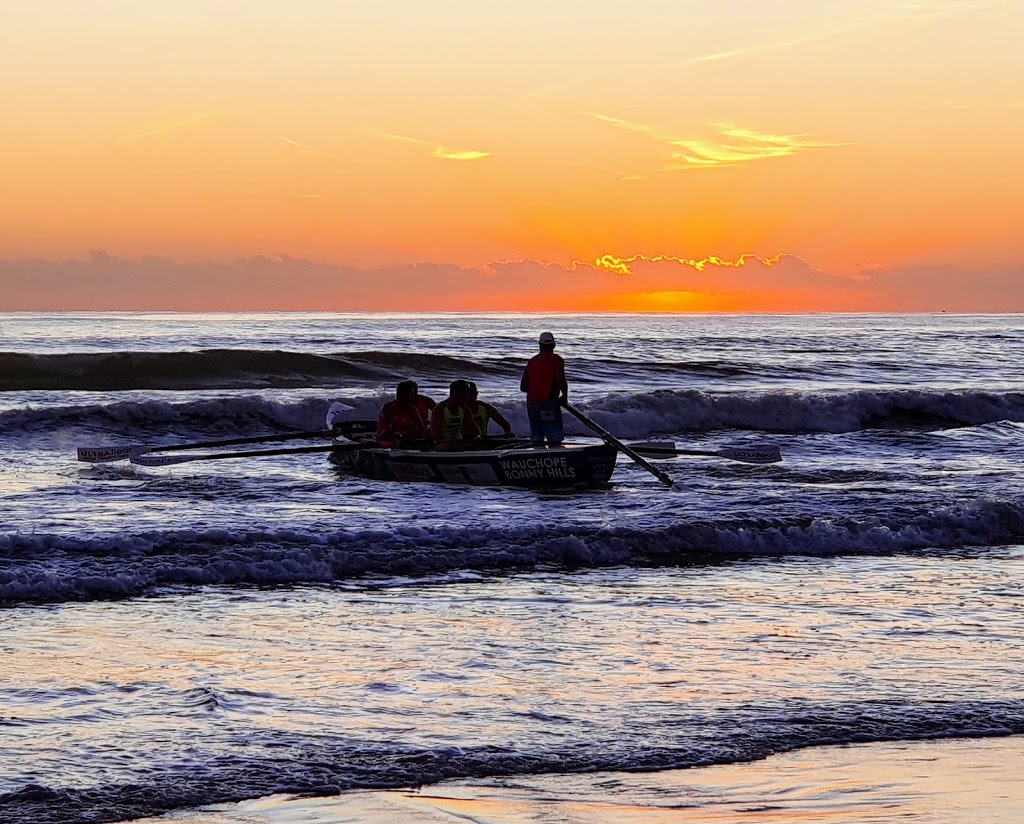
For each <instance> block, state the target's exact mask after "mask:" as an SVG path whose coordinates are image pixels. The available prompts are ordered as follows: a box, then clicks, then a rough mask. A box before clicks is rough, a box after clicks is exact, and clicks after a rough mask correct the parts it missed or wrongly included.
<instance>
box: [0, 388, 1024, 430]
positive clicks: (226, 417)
mask: <svg viewBox="0 0 1024 824" xmlns="http://www.w3.org/2000/svg"><path fill="white" fill-rule="evenodd" d="M388 399H389V396H388V395H387V394H386V393H385V392H384V390H381V391H379V392H377V393H375V394H367V395H361V396H357V397H344V398H342V400H344V402H345V403H347V404H349V405H350V406H352V407H353V409H352V412H351V413H350V414H351V416H352V417H355V418H376V416H377V411H378V409H379V408H380V406H381V404H383V403H384V402H385V401H386V400H388ZM331 400H332V398H323V399H320V398H306V399H302V400H297V401H282V400H271V399H269V398H265V397H261V396H259V395H244V396H234V397H224V398H214V399H203V400H191V401H182V402H171V401H166V400H146V401H134V400H132V401H127V400H126V401H119V402H114V403H107V404H101V403H97V404H73V405H59V406H44V407H28V408H21V409H15V410H9V411H6V412H0V436H3V435H15V436H16V435H17V434H19V433H45V432H48V431H63V430H67V429H68V428H69V427H70V428H75V429H82V430H88V431H104V432H109V434H110V435H112V436H124V437H126V438H131V437H137V436H138V435H139V434H151V433H161V432H166V431H173V432H175V433H176V434H177V435H179V436H180V437H183V438H187V437H189V436H190V435H192V434H195V435H201V434H208V433H232V434H239V435H248V434H255V433H261V432H263V431H272V432H279V431H285V430H288V429H298V430H307V429H313V428H317V427H320V426H322V425H323V424H324V420H325V416H326V413H327V409H328V407H329V405H330V402H331ZM491 400H492V402H494V403H495V405H496V406H497V407H498V409H499V410H501V411H502V412H503V414H505V416H506V417H508V418H509V420H511V421H512V423H513V424H514V425H515V426H516V428H517V429H518V430H519V431H526V430H527V422H526V413H525V410H524V409H523V404H522V402H521V400H520V398H519V397H518V396H517V397H514V398H508V397H507V396H506V397H504V398H502V397H493V398H491ZM577 405H578V407H579V408H580V409H582V410H583V411H584V412H586V413H587V414H588V415H590V416H591V417H592V418H593V419H594V420H595V421H597V422H598V423H600V424H601V425H602V426H604V427H606V428H607V429H609V430H610V431H612V432H614V433H615V434H616V435H619V436H621V437H629V438H645V437H649V436H652V435H659V434H673V433H680V432H689V431H716V430H743V431H751V432H766V433H809V432H810V433H813V432H832V433H840V432H857V431H861V430H866V429H896V430H906V429H927V430H937V429H950V428H956V427H964V426H978V425H982V424H989V423H996V422H1000V421H1010V422H1024V393H1020V392H982V391H972V390H963V391H929V390H923V389H922V390H881V389H879V390H867V389H864V390H855V391H845V392H797V391H770V392H718V393H716V392H700V391H696V390H659V391H655V392H641V393H631V392H618V393H613V394H608V395H605V396H603V397H600V398H597V399H595V400H592V401H589V402H577ZM567 427H568V431H569V432H570V433H574V434H588V433H587V432H586V430H584V429H582V428H581V427H580V426H579V425H577V424H576V423H575V422H574V421H572V420H571V419H569V420H568V421H567Z"/></svg>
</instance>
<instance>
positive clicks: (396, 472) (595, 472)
mask: <svg viewBox="0 0 1024 824" xmlns="http://www.w3.org/2000/svg"><path fill="white" fill-rule="evenodd" d="M615 457H616V450H615V449H614V447H611V446H608V445H606V444H595V445H565V446H559V447H550V448H545V447H535V446H523V445H511V444H510V445H508V446H496V447H494V448H490V449H480V450H472V451H461V452H442V451H436V450H426V449H386V448H383V447H379V446H371V445H367V446H361V447H359V448H358V449H345V450H339V451H337V452H333V453H332V454H331V456H330V460H331V462H332V463H334V464H336V465H337V466H338V467H340V468H341V469H342V470H344V471H346V472H350V473H352V474H353V475H359V476H361V477H364V478H370V479H373V480H379V481H414V482H424V481H438V482H442V483H452V484H468V485H471V486H513V487H525V488H527V489H559V488H562V489H565V488H594V487H605V486H608V485H609V482H610V480H611V476H612V472H613V471H614V469H615Z"/></svg>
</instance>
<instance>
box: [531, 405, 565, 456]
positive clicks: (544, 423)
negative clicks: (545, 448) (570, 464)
mask: <svg viewBox="0 0 1024 824" xmlns="http://www.w3.org/2000/svg"><path fill="white" fill-rule="evenodd" d="M526 414H527V415H528V416H529V418H530V441H532V442H533V443H534V444H536V445H538V446H539V445H541V444H543V443H544V442H545V441H547V443H548V445H549V446H558V445H559V444H561V443H562V436H563V426H562V407H561V405H560V404H559V403H558V401H527V402H526Z"/></svg>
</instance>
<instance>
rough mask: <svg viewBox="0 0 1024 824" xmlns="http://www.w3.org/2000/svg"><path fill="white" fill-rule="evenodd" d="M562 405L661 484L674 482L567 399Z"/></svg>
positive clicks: (666, 484)
mask: <svg viewBox="0 0 1024 824" xmlns="http://www.w3.org/2000/svg"><path fill="white" fill-rule="evenodd" d="M562 406H564V407H565V408H566V409H568V410H569V411H570V412H571V413H572V414H573V415H574V416H575V417H576V419H577V420H578V421H579V422H580V423H582V424H583V425H584V426H586V427H587V428H588V429H590V430H592V431H593V432H596V433H597V434H598V435H600V436H601V439H602V440H603V441H604V442H605V443H607V444H609V445H610V446H614V447H615V448H616V449H618V450H619V452H621V453H622V454H623V455H626V456H628V457H629V458H630V459H631V460H632V461H633V463H635V464H636V465H637V466H641V467H643V468H644V469H646V470H647V471H648V472H650V473H651V474H652V475H653V476H654V477H655V478H657V479H658V480H659V481H661V482H662V483H663V484H665V486H672V485H673V484H674V483H675V481H673V480H672V478H671V477H670V476H669V475H668V474H667V473H665V472H662V471H661V470H660V469H658V467H656V466H654V465H652V464H650V463H648V462H647V461H645V460H644V459H643V458H642V457H641V456H640V455H639V454H637V452H636V451H635V450H633V449H630V448H629V447H628V446H626V445H625V444H624V443H623V442H622V441H620V440H619V439H618V438H616V437H615V436H614V435H613V434H612V433H611V432H609V431H608V430H607V429H604V428H603V427H601V426H599V425H598V424H596V423H594V422H593V421H592V420H590V418H588V417H587V416H586V415H584V414H583V413H582V412H580V411H579V410H578V409H576V408H575V407H573V406H572V405H571V404H570V403H569V402H568V401H562Z"/></svg>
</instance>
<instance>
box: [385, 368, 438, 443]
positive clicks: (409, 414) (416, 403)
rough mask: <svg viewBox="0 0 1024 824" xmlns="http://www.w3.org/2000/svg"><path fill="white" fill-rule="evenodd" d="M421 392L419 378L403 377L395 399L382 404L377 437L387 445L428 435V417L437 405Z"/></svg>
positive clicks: (396, 390)
mask: <svg viewBox="0 0 1024 824" xmlns="http://www.w3.org/2000/svg"><path fill="white" fill-rule="evenodd" d="M436 405H437V404H435V403H434V401H433V400H431V399H430V398H428V397H426V396H424V395H421V394H419V386H417V385H416V381H402V382H401V383H400V384H398V386H397V387H395V399H394V400H393V401H390V402H388V403H386V404H384V406H383V407H381V410H380V415H378V417H377V441H378V442H379V443H380V445H381V446H384V447H391V448H394V447H397V446H400V445H401V444H402V442H403V441H410V440H416V439H422V438H426V437H427V436H428V434H429V432H428V428H427V419H428V417H429V415H430V410H431V409H432V408H433V407H434V406H436Z"/></svg>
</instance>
